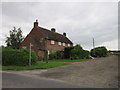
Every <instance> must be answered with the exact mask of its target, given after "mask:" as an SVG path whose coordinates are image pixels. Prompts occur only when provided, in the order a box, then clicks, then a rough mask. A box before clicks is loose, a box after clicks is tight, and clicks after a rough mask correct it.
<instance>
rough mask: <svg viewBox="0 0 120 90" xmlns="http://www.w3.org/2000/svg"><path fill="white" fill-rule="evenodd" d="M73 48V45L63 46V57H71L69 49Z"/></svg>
mask: <svg viewBox="0 0 120 90" xmlns="http://www.w3.org/2000/svg"><path fill="white" fill-rule="evenodd" d="M73 48H74V47H73V46H71V47H65V48H64V58H65V59H69V58H70V57H71V50H72V49H73Z"/></svg>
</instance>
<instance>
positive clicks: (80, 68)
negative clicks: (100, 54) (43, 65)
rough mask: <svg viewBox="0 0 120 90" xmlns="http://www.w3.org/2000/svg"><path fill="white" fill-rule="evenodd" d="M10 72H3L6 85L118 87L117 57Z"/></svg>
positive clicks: (4, 84) (4, 85)
mask: <svg viewBox="0 0 120 90" xmlns="http://www.w3.org/2000/svg"><path fill="white" fill-rule="evenodd" d="M7 72H9V73H3V87H36V88H38V87H41V88H44V87H46V88H49V87H51V88H53V87H54V88H59V87H60V88H64V87H69V88H71V87H79V86H82V87H83V88H84V87H89V88H118V77H119V76H118V57H117V56H109V57H105V58H96V59H94V60H88V61H85V62H75V63H73V64H72V65H68V66H61V67H57V68H51V69H45V70H43V69H42V70H26V71H7ZM13 81H14V82H13ZM77 85H78V86H77Z"/></svg>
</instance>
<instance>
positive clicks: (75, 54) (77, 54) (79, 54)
mask: <svg viewBox="0 0 120 90" xmlns="http://www.w3.org/2000/svg"><path fill="white" fill-rule="evenodd" d="M88 56H89V51H87V50H83V48H82V47H81V46H80V45H76V46H75V47H74V48H73V49H72V50H71V58H72V59H83V58H85V57H88Z"/></svg>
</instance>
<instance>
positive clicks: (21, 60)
mask: <svg viewBox="0 0 120 90" xmlns="http://www.w3.org/2000/svg"><path fill="white" fill-rule="evenodd" d="M36 61H37V56H36V54H35V52H34V51H32V52H31V64H32V65H33V64H35V63H36ZM2 65H4V66H8V65H17V66H27V65H29V50H27V49H11V48H2Z"/></svg>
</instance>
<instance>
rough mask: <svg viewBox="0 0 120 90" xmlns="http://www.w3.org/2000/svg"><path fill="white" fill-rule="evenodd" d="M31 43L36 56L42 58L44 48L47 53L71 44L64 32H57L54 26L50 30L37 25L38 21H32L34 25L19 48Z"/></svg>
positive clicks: (26, 46)
mask: <svg viewBox="0 0 120 90" xmlns="http://www.w3.org/2000/svg"><path fill="white" fill-rule="evenodd" d="M30 43H31V44H32V47H31V48H32V50H34V51H35V52H36V54H37V56H38V57H39V58H40V59H42V58H44V57H45V50H47V51H48V54H50V53H53V52H56V51H58V50H60V51H62V50H64V48H65V47H69V46H72V45H73V43H72V42H71V41H70V40H69V39H68V38H67V37H66V33H63V35H62V34H59V33H57V32H56V30H55V28H52V29H51V30H48V29H45V28H42V27H39V26H38V21H37V20H36V22H34V27H33V29H32V30H31V32H30V33H29V34H28V35H27V36H26V38H25V39H24V41H23V42H22V44H21V46H20V48H24V49H25V48H27V49H29V48H30Z"/></svg>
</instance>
